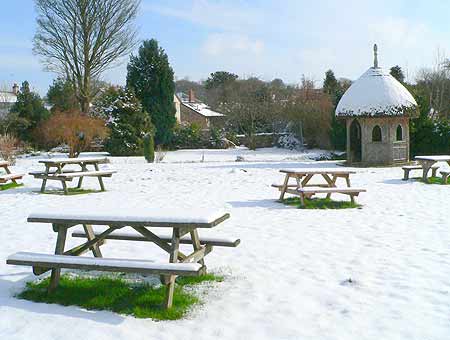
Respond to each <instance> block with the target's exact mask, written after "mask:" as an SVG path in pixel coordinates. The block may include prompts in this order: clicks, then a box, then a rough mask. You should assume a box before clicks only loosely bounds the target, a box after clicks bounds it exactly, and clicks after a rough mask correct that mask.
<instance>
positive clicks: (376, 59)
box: [373, 44, 378, 68]
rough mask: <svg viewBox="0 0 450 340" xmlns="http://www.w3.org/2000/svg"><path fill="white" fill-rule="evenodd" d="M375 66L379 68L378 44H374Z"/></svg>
mask: <svg viewBox="0 0 450 340" xmlns="http://www.w3.org/2000/svg"><path fill="white" fill-rule="evenodd" d="M373 67H374V68H378V47H377V44H374V45H373Z"/></svg>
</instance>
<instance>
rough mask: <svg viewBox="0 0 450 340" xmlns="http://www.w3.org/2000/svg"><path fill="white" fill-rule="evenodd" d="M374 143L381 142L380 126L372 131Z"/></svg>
mask: <svg viewBox="0 0 450 340" xmlns="http://www.w3.org/2000/svg"><path fill="white" fill-rule="evenodd" d="M372 142H381V128H380V127H379V126H378V125H376V126H375V127H374V128H373V130H372Z"/></svg>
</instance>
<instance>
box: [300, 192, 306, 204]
mask: <svg viewBox="0 0 450 340" xmlns="http://www.w3.org/2000/svg"><path fill="white" fill-rule="evenodd" d="M300 204H301V206H302V207H304V206H305V194H304V193H303V192H301V193H300Z"/></svg>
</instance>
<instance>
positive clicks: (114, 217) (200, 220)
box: [28, 211, 230, 228]
mask: <svg viewBox="0 0 450 340" xmlns="http://www.w3.org/2000/svg"><path fill="white" fill-rule="evenodd" d="M229 217H230V214H227V213H224V212H218V211H215V212H214V211H213V212H211V211H209V212H206V213H205V214H200V213H199V214H196V213H195V211H189V212H187V213H186V214H184V215H183V214H167V215H164V214H151V213H146V214H126V213H119V214H114V213H112V214H111V213H109V214H102V213H70V212H67V213H35V214H31V215H30V216H28V222H38V223H54V224H63V225H71V226H72V225H78V224H91V225H107V226H130V227H139V226H141V227H142V226H144V227H167V228H213V227H215V226H216V225H218V224H220V223H222V222H223V221H225V220H227V219H228V218H229Z"/></svg>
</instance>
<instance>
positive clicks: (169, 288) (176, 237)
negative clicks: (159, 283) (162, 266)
mask: <svg viewBox="0 0 450 340" xmlns="http://www.w3.org/2000/svg"><path fill="white" fill-rule="evenodd" d="M179 247H180V231H179V230H178V229H177V228H174V229H173V233H172V250H171V253H170V259H169V262H170V263H176V262H177V261H178V249H179ZM175 278H176V276H175V275H170V276H169V277H168V280H167V281H168V283H167V285H166V301H165V307H166V308H170V307H172V303H173V292H174V290H175Z"/></svg>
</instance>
